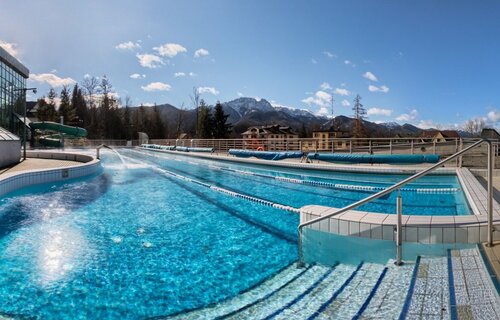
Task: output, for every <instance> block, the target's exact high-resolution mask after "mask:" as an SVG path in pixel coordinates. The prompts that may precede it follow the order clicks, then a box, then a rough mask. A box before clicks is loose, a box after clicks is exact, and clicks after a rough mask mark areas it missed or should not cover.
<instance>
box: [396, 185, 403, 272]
mask: <svg viewBox="0 0 500 320" xmlns="http://www.w3.org/2000/svg"><path fill="white" fill-rule="evenodd" d="M396 213H397V215H398V217H397V224H396V262H395V264H396V265H397V266H400V265H402V264H403V261H402V259H401V256H402V249H403V248H402V245H403V227H402V220H403V219H402V218H403V217H402V215H403V198H402V197H401V190H400V189H398V197H397V198H396Z"/></svg>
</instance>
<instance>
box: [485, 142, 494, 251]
mask: <svg viewBox="0 0 500 320" xmlns="http://www.w3.org/2000/svg"><path fill="white" fill-rule="evenodd" d="M493 160H494V159H493V145H492V143H491V141H488V199H487V200H488V202H487V207H488V243H487V244H486V245H487V246H488V247H491V246H493V231H494V229H493V228H494V227H493Z"/></svg>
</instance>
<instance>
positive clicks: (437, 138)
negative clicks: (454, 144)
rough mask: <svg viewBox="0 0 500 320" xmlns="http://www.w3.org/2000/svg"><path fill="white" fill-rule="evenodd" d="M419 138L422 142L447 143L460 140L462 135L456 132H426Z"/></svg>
mask: <svg viewBox="0 0 500 320" xmlns="http://www.w3.org/2000/svg"><path fill="white" fill-rule="evenodd" d="M419 138H421V139H422V141H429V140H430V141H432V142H447V141H455V140H457V139H460V135H459V134H458V132H457V131H455V130H424V131H422V133H421V134H420V137H419Z"/></svg>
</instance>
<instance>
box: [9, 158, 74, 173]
mask: <svg viewBox="0 0 500 320" xmlns="http://www.w3.org/2000/svg"><path fill="white" fill-rule="evenodd" d="M77 164H81V162H77V161H68V160H56V159H37V158H28V159H26V160H21V162H19V163H18V164H16V165H14V166H11V167H7V168H4V169H0V178H1V177H3V176H5V175H10V174H13V173H16V172H20V171H25V170H40V169H53V168H62V167H71V166H74V165H77Z"/></svg>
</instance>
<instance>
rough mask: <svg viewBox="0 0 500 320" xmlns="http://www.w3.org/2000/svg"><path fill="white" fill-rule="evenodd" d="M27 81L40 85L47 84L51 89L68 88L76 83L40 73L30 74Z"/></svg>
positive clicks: (50, 74) (68, 79)
mask: <svg viewBox="0 0 500 320" xmlns="http://www.w3.org/2000/svg"><path fill="white" fill-rule="evenodd" d="M29 79H30V80H32V81H36V82H40V83H47V84H48V85H49V86H51V87H53V88H56V87H62V86H70V85H74V84H75V83H76V81H75V80H73V79H71V78H60V77H58V76H56V75H55V74H52V73H40V74H35V73H32V74H30V78H29Z"/></svg>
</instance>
